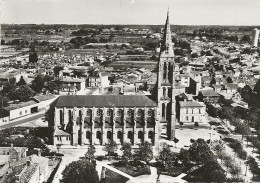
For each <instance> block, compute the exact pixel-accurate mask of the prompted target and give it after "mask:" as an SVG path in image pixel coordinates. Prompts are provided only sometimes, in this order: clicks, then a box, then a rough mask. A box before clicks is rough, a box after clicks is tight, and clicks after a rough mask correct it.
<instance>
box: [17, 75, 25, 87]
mask: <svg viewBox="0 0 260 183" xmlns="http://www.w3.org/2000/svg"><path fill="white" fill-rule="evenodd" d="M22 85H26V82H25V80H24V79H23V76H21V77H20V80H19V81H18V83H17V86H22Z"/></svg>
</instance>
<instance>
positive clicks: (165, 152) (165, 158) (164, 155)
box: [158, 143, 172, 166]
mask: <svg viewBox="0 0 260 183" xmlns="http://www.w3.org/2000/svg"><path fill="white" fill-rule="evenodd" d="M171 153H172V152H171V150H170V147H169V146H168V144H166V143H165V144H163V148H162V150H161V151H160V154H159V158H158V159H159V162H161V164H163V165H164V166H166V164H167V162H168V163H169V159H170V156H171Z"/></svg>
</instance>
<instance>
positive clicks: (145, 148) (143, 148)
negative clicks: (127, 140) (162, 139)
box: [136, 141, 153, 162]
mask: <svg viewBox="0 0 260 183" xmlns="http://www.w3.org/2000/svg"><path fill="white" fill-rule="evenodd" d="M136 154H137V155H138V158H139V159H140V160H142V161H146V162H148V161H150V160H151V159H152V158H153V150H152V144H151V143H149V142H147V141H145V142H144V143H143V144H139V148H138V149H137V151H136Z"/></svg>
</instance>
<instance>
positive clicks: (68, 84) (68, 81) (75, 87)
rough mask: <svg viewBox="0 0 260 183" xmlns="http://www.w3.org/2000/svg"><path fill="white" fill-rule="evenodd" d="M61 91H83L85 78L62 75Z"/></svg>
mask: <svg viewBox="0 0 260 183" xmlns="http://www.w3.org/2000/svg"><path fill="white" fill-rule="evenodd" d="M60 82H61V89H62V91H65V92H69V93H74V92H78V91H84V90H85V88H86V86H85V85H86V84H85V79H83V78H82V79H80V78H73V77H64V78H62V79H61V80H60Z"/></svg>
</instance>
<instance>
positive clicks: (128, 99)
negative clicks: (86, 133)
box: [55, 95, 156, 107]
mask: <svg viewBox="0 0 260 183" xmlns="http://www.w3.org/2000/svg"><path fill="white" fill-rule="evenodd" d="M113 106H115V107H144V106H147V107H156V103H155V102H154V101H153V100H151V99H149V98H148V97H147V96H144V95H72V96H69V95H67V96H60V97H59V98H58V99H57V103H56V105H55V107H113Z"/></svg>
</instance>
